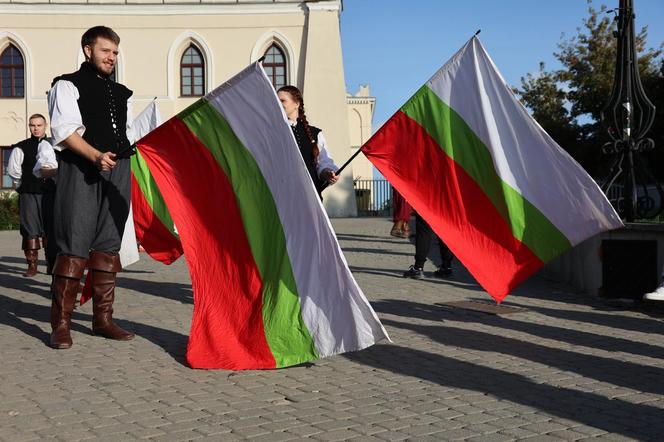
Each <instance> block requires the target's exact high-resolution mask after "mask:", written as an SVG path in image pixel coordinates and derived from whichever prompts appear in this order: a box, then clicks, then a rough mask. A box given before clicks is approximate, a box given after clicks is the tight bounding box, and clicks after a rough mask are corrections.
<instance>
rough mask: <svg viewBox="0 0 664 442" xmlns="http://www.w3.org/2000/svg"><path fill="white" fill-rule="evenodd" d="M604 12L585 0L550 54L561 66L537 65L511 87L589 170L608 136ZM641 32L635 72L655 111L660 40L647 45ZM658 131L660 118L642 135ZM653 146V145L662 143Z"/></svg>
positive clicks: (611, 46) (611, 39)
mask: <svg viewBox="0 0 664 442" xmlns="http://www.w3.org/2000/svg"><path fill="white" fill-rule="evenodd" d="M610 12H611V11H609V10H608V9H607V7H606V6H604V5H602V6H601V7H600V8H599V10H598V9H595V8H594V7H593V6H592V0H588V17H587V18H585V19H584V20H583V25H582V26H581V27H579V28H577V35H576V36H574V37H572V38H569V39H565V38H563V39H562V41H561V42H560V43H559V44H558V49H559V51H558V52H556V53H554V55H555V56H556V58H557V59H558V60H559V61H560V63H561V65H562V68H561V69H559V70H554V71H546V70H544V67H543V65H541V66H540V72H539V73H538V74H537V75H535V76H533V75H531V74H529V75H527V76H526V77H523V78H522V79H521V89H519V90H517V93H518V94H519V95H520V97H521V99H522V100H523V102H524V104H525V105H526V107H528V108H529V109H530V110H531V111H532V113H533V116H534V117H535V119H536V120H538V121H539V122H540V124H541V125H542V127H543V128H544V129H545V130H547V132H549V134H550V135H551V136H552V137H553V138H554V139H555V140H556V141H557V142H558V144H560V145H561V146H562V147H563V148H564V149H565V150H567V151H568V152H569V153H570V154H571V155H572V156H573V157H574V158H575V159H576V160H577V161H579V163H581V165H582V166H584V167H585V168H586V170H588V171H589V172H590V173H591V174H594V175H598V174H601V173H602V172H601V160H602V159H603V157H602V155H601V153H600V152H601V147H602V145H603V144H604V143H605V142H606V141H608V140H609V137H608V135H607V134H606V130H605V127H604V126H603V125H602V123H601V121H600V118H601V112H602V109H603V108H604V106H606V103H607V102H608V100H609V97H610V95H611V90H612V87H613V78H614V75H615V61H616V38H615V36H614V31H615V30H616V21H615V20H614V19H613V16H612V15H611V14H610ZM636 12H637V13H638V10H637V11H636ZM647 36H648V30H647V28H643V29H641V31H640V32H639V33H638V34H637V35H636V47H637V51H638V54H639V73H640V76H641V80H642V83H643V84H644V87H645V88H646V93H647V95H648V97H649V98H650V100H651V101H653V102H654V103H655V105H656V106H657V107H658V114H659V113H660V112H661V111H662V110H663V109H662V108H664V97H662V91H661V89H662V88H663V83H662V82H663V80H664V64H662V60H661V58H660V56H661V54H662V45H660V46H659V48H657V49H653V48H647V45H646V41H647ZM660 115H661V114H660ZM663 132H664V120H663V119H662V118H657V119H656V122H655V125H654V126H653V128H652V129H651V131H650V132H649V134H648V135H649V136H650V137H653V138H657V139H660V140H661V135H662V133H663ZM654 134H656V136H653V135H654ZM659 146H660V149H659V150H661V148H662V147H664V146H662V145H661V144H659Z"/></svg>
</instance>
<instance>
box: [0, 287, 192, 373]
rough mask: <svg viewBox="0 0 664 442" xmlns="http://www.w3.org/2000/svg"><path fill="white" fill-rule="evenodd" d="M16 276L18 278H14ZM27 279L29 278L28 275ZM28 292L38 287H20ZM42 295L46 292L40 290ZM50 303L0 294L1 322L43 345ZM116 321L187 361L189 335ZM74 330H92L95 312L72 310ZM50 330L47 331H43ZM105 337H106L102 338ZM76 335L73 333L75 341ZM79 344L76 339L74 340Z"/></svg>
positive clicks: (80, 331) (125, 321) (49, 326)
mask: <svg viewBox="0 0 664 442" xmlns="http://www.w3.org/2000/svg"><path fill="white" fill-rule="evenodd" d="M14 279H15V278H14ZM11 280H12V278H11V277H7V276H4V277H3V283H5V284H6V283H7V282H9V283H10V284H11ZM26 280H27V278H26ZM18 290H24V291H25V292H26V293H29V294H33V293H35V291H34V290H33V289H31V288H27V289H26V288H21V287H19V288H18ZM45 293H46V297H49V298H50V293H49V292H48V290H46V291H45ZM39 296H43V294H39ZM50 315H51V307H50V305H39V304H33V303H31V302H24V301H19V300H16V299H13V298H10V297H7V296H4V295H1V294H0V324H5V325H7V326H9V327H12V328H15V329H16V330H19V331H21V332H23V333H24V334H26V335H27V336H30V337H32V338H35V339H37V340H39V341H41V342H42V343H43V344H44V345H46V346H48V345H49V340H50V329H51V325H50ZM25 319H30V320H32V321H36V322H41V323H43V325H42V326H39V325H37V324H31V323H30V322H28V321H26V320H25ZM113 319H114V321H115V322H117V324H118V325H119V326H121V327H123V328H125V329H127V330H130V331H132V332H134V333H136V335H137V336H140V337H142V338H144V339H147V340H148V341H150V342H152V343H153V344H155V345H158V346H159V347H161V348H163V349H164V351H166V352H167V353H168V354H169V355H170V356H171V357H172V358H173V359H174V360H176V361H177V362H179V363H180V364H182V365H186V361H185V351H186V349H187V341H188V339H189V338H188V337H187V336H186V335H183V334H180V333H176V332H173V331H171V330H167V329H164V328H159V327H153V326H151V325H145V324H140V323H137V322H134V321H129V320H125V319H121V318H113ZM72 320H73V322H72V325H71V329H72V331H76V332H78V333H82V334H88V335H90V334H92V315H91V314H89V313H83V312H81V311H80V310H74V312H73V314H72ZM77 321H81V322H87V323H88V326H84V325H81V324H78V322H77ZM44 330H48V331H44ZM99 339H103V338H101V337H100V338H99ZM75 340H76V338H75V337H74V341H75ZM74 345H76V342H74Z"/></svg>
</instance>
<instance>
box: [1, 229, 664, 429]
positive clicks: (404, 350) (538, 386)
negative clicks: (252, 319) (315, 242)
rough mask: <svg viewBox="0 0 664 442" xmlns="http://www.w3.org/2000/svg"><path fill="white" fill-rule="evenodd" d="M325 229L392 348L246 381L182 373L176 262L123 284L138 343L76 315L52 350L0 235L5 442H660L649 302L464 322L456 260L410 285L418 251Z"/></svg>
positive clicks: (42, 282) (659, 321)
mask: <svg viewBox="0 0 664 442" xmlns="http://www.w3.org/2000/svg"><path fill="white" fill-rule="evenodd" d="M333 225H334V227H335V229H336V231H337V234H338V237H339V240H340V243H341V246H342V247H343V249H344V251H345V253H346V257H347V259H348V262H349V264H350V265H351V269H352V270H353V273H354V275H355V277H356V278H357V280H358V282H359V284H360V286H361V287H362V288H363V289H364V291H365V293H366V294H367V296H368V297H369V299H370V301H371V302H372V304H373V306H374V308H375V309H376V311H377V312H378V315H379V316H380V318H381V320H382V321H383V323H384V324H385V326H386V328H387V330H388V332H389V333H390V335H391V337H392V340H393V343H381V344H379V345H376V346H374V347H371V348H369V349H367V350H364V351H361V352H357V353H352V354H347V355H340V356H336V357H332V358H328V359H324V360H321V361H316V362H315V363H313V364H307V365H303V366H298V367H292V368H288V369H282V370H273V371H245V372H229V371H222V370H212V371H203V370H192V369H190V368H188V367H187V366H186V365H185V363H184V357H183V356H184V352H185V347H186V344H187V335H188V331H189V322H190V318H191V311H192V292H191V286H190V281H189V276H188V273H187V269H186V264H185V263H184V262H183V260H180V261H178V262H176V263H175V264H173V265H172V266H170V267H166V266H163V265H161V264H158V263H156V262H154V261H152V260H150V259H149V258H147V257H144V259H142V260H141V262H139V263H137V264H135V265H133V266H131V267H130V268H129V269H128V271H127V272H124V273H122V274H121V275H120V277H119V285H120V287H121V289H120V290H119V291H118V295H117V298H118V301H117V302H116V309H115V316H116V318H118V319H119V323H120V324H121V325H122V326H124V327H126V328H128V329H131V330H133V331H134V332H136V335H137V337H136V339H135V340H134V341H131V342H112V341H109V340H105V339H103V338H99V337H95V336H93V335H92V334H91V330H90V326H91V324H90V321H91V306H90V305H84V306H83V307H80V308H78V309H77V310H76V311H75V313H74V324H73V339H74V346H73V347H72V348H71V349H70V350H60V351H56V350H52V349H50V348H48V346H47V342H48V336H49V332H50V325H49V322H48V318H49V306H50V301H49V292H48V287H49V280H50V278H49V277H47V276H46V275H44V274H43V273H41V274H39V275H38V276H37V277H35V278H23V277H21V275H20V273H21V272H22V270H23V268H24V263H23V259H22V254H21V252H20V250H19V248H20V239H19V236H18V233H17V232H0V342H1V345H2V347H0V358H1V360H0V362H1V363H0V440H6V441H27V440H41V439H56V440H65V441H78V440H89V439H94V440H104V441H126V440H134V439H154V440H159V441H180V440H212V441H226V440H247V439H250V440H256V441H283V440H314V441H334V440H356V441H391V440H416V441H426V440H432V441H439V440H442V441H444V440H469V441H504V440H516V439H525V438H533V439H532V440H537V441H547V440H552V441H553V440H585V439H591V438H593V439H599V440H664V309H662V308H661V307H660V306H659V305H652V306H639V305H632V304H616V303H613V304H607V303H606V302H605V301H600V300H597V299H593V298H590V297H588V296H586V295H580V294H575V293H572V292H570V290H569V289H568V288H566V287H565V286H562V285H560V284H557V283H554V282H551V281H546V280H544V279H541V278H538V277H535V278H533V279H531V280H530V281H528V282H527V283H526V284H524V285H523V286H522V287H520V288H519V289H518V290H517V291H516V293H514V294H512V295H510V296H509V297H508V298H507V300H506V301H505V303H504V305H507V306H514V307H520V308H522V310H521V311H518V312H516V313H510V314H503V315H492V314H487V313H482V312H478V311H475V310H468V309H463V308H459V307H458V306H454V305H453V304H452V303H454V302H459V301H489V300H490V298H489V297H488V295H486V293H484V292H483V291H482V290H481V289H480V288H479V287H478V286H477V284H476V283H475V282H474V281H473V279H472V278H470V277H469V275H468V274H467V272H466V271H465V270H464V269H463V268H462V267H460V266H459V265H458V263H455V267H454V270H455V275H454V276H453V278H452V279H450V280H448V281H442V280H435V279H433V278H426V279H425V280H421V281H414V280H406V279H403V278H401V273H402V272H403V270H405V269H406V268H407V267H408V266H409V265H410V264H411V263H412V255H413V252H414V250H413V246H412V244H410V243H409V242H408V241H406V240H401V239H397V238H392V237H390V236H389V235H388V234H387V232H388V231H389V228H390V225H391V224H390V223H389V221H387V220H385V219H366V218H365V219H338V220H333ZM427 265H428V266H429V267H428V268H425V270H426V271H427V273H428V275H430V274H431V272H432V271H433V270H434V267H433V266H432V265H431V264H430V263H428V264H427ZM43 268H44V267H43V266H40V271H43Z"/></svg>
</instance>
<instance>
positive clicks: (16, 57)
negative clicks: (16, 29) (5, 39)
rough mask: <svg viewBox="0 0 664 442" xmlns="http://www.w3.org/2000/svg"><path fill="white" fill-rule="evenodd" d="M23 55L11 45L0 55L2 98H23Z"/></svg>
mask: <svg viewBox="0 0 664 442" xmlns="http://www.w3.org/2000/svg"><path fill="white" fill-rule="evenodd" d="M23 73H24V70H23V55H21V52H20V51H19V50H18V49H17V48H16V46H14V45H11V44H10V45H9V46H7V48H6V49H5V50H4V51H2V54H1V55H0V97H23V96H24V94H25V88H24V76H23Z"/></svg>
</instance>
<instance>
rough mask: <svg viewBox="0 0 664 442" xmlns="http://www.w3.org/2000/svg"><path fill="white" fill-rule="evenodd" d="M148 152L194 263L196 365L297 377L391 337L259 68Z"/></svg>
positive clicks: (199, 107) (192, 346)
mask: <svg viewBox="0 0 664 442" xmlns="http://www.w3.org/2000/svg"><path fill="white" fill-rule="evenodd" d="M137 146H138V151H139V152H140V154H141V158H143V159H144V161H145V163H146V164H147V166H148V167H149V170H150V173H151V176H152V178H153V179H154V183H156V185H157V187H158V188H159V190H160V192H161V195H162V196H163V200H164V202H165V204H166V206H167V207H168V212H169V213H170V215H171V217H172V221H173V222H174V224H175V225H176V226H177V228H178V234H179V237H180V240H181V243H182V247H183V250H184V253H185V255H186V256H187V265H188V266H189V272H190V275H191V280H192V287H193V292H194V314H193V319H192V324H191V332H190V336H189V344H188V347H187V355H186V357H187V361H188V363H189V364H190V365H191V366H192V367H194V368H225V369H263V368H275V367H286V366H289V365H295V364H300V363H303V362H306V361H310V360H313V359H317V358H322V357H326V356H330V355H333V354H337V353H343V352H348V351H354V350H359V349H362V348H365V347H368V346H370V345H373V344H374V343H375V342H377V341H379V340H382V339H385V338H387V334H386V332H385V329H384V328H383V326H382V325H381V323H380V322H379V320H378V318H377V316H376V314H375V312H374V311H373V309H372V308H371V306H370V305H369V302H368V301H367V299H366V297H365V296H364V294H363V293H362V291H361V289H360V288H359V286H358V285H357V283H356V282H355V280H354V278H353V276H352V275H351V273H350V270H349V269H348V266H347V264H346V261H345V259H344V257H343V254H342V252H341V249H340V247H339V244H338V242H337V240H336V237H335V235H334V233H333V232H332V229H331V225H330V222H329V219H328V218H327V216H326V214H325V212H324V210H323V207H322V205H321V202H320V200H319V198H318V196H317V193H316V190H315V188H314V186H313V183H312V181H311V178H310V177H309V175H308V173H307V169H306V167H305V165H304V161H303V160H302V157H301V155H300V153H299V150H298V148H297V145H296V143H295V139H294V137H293V133H292V131H291V129H290V127H289V126H288V124H287V122H286V118H285V115H284V113H283V110H282V108H281V105H280V103H279V101H278V99H277V96H276V93H275V91H274V89H273V88H272V85H271V84H270V82H269V80H268V78H267V76H266V75H265V73H264V72H263V69H262V67H261V66H260V65H259V64H255V65H252V66H250V67H249V68H247V69H245V70H244V71H243V72H241V73H240V74H238V75H237V76H236V77H234V78H232V79H231V80H229V81H228V82H227V83H225V84H224V85H222V86H220V87H219V88H217V89H216V90H214V91H213V92H211V93H209V94H208V95H206V96H205V97H203V98H202V99H200V100H199V101H197V102H196V103H194V104H193V105H192V106H190V107H189V108H187V109H186V110H184V111H183V112H181V113H180V114H178V115H177V116H176V117H174V118H172V119H170V120H169V121H167V122H166V123H164V124H163V125H162V126H160V127H159V128H158V129H156V130H155V131H153V132H151V133H150V134H149V135H148V136H146V137H144V138H143V139H141V140H140V141H139V142H138V143H137Z"/></svg>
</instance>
